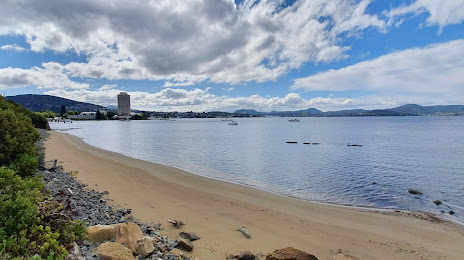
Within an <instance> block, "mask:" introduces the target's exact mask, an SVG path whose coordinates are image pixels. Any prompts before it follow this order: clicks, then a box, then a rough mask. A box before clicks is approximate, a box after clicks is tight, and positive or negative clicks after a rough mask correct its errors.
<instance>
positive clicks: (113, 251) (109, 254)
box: [95, 242, 134, 260]
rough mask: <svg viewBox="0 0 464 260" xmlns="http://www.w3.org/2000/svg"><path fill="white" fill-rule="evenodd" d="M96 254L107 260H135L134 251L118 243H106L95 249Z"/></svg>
mask: <svg viewBox="0 0 464 260" xmlns="http://www.w3.org/2000/svg"><path fill="white" fill-rule="evenodd" d="M95 254H97V255H99V256H101V257H102V258H103V259H105V260H126V259H134V256H133V255H132V251H131V250H130V249H129V248H127V247H125V246H123V245H121V244H120V243H117V242H105V243H103V244H101V245H100V246H99V247H98V248H97V249H95Z"/></svg>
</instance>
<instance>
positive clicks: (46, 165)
mask: <svg viewBox="0 0 464 260" xmlns="http://www.w3.org/2000/svg"><path fill="white" fill-rule="evenodd" d="M56 163H57V162H56V160H54V161H44V162H42V163H41V164H40V167H42V169H44V170H47V171H51V170H54V169H55V168H56Z"/></svg>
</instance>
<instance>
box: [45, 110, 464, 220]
mask: <svg viewBox="0 0 464 260" xmlns="http://www.w3.org/2000/svg"><path fill="white" fill-rule="evenodd" d="M235 121H237V122H238V123H239V124H238V125H237V126H231V125H228V123H227V122H223V121H221V120H220V119H177V120H176V121H157V120H156V121H121V122H120V121H100V122H97V121H81V122H79V121H75V122H74V123H72V124H69V123H67V124H63V123H52V125H51V126H52V128H53V129H56V130H60V131H66V132H67V133H70V134H73V135H75V136H78V137H81V138H83V139H84V141H85V142H87V143H88V144H90V145H93V146H96V147H99V148H103V149H106V150H110V151H114V152H118V153H121V154H124V155H127V156H130V157H134V158H138V159H142V160H146V161H151V162H156V163H161V164H165V165H170V166H174V167H177V168H181V169H184V170H187V171H189V172H192V173H195V174H198V175H202V176H207V177H211V178H215V179H220V180H225V181H229V182H234V183H239V184H243V185H247V186H252V187H255V188H259V189H263V190H267V191H271V192H274V193H279V194H283V195H287V196H293V197H298V198H302V199H307V200H316V201H322V202H331V203H339V204H350V205H358V206H370V207H382V208H398V209H409V210H418V211H427V212H432V213H436V214H442V213H440V210H445V211H446V212H448V211H449V210H453V211H455V212H456V214H455V215H454V216H453V217H452V218H454V219H456V220H459V221H461V222H462V221H464V200H463V199H462V198H464V117H353V118H301V122H300V123H290V122H288V121H287V119H286V118H239V119H236V120H235ZM287 141H296V142H298V144H287V143H286V142H287ZM303 142H311V143H320V144H319V145H313V144H311V145H305V144H303ZM348 144H361V145H362V147H349V146H347V145H348ZM374 182H375V183H376V184H373V183H374ZM408 188H414V189H418V190H420V191H422V192H424V195H421V196H418V197H420V198H419V199H418V198H415V197H417V195H416V196H414V195H411V194H409V193H408V191H407V190H408ZM437 199H439V200H441V201H443V205H441V206H436V205H435V204H434V203H433V200H437ZM442 215H446V216H449V214H448V213H446V214H442Z"/></svg>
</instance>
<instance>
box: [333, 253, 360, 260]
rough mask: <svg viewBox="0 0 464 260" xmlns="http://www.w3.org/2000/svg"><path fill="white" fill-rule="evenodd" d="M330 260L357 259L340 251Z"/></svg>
mask: <svg viewBox="0 0 464 260" xmlns="http://www.w3.org/2000/svg"><path fill="white" fill-rule="evenodd" d="M330 260H356V258H353V257H351V256H347V255H345V254H343V253H338V254H336V255H334V256H332V258H330Z"/></svg>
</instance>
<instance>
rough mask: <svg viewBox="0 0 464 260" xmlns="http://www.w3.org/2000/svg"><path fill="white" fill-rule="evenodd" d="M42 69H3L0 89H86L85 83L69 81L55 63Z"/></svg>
mask: <svg viewBox="0 0 464 260" xmlns="http://www.w3.org/2000/svg"><path fill="white" fill-rule="evenodd" d="M43 65H44V68H38V67H33V68H31V69H19V68H3V69H0V89H9V88H21V87H27V86H37V87H39V88H45V89H61V88H71V89H82V88H88V87H89V85H88V84H85V83H78V82H75V81H72V80H70V79H69V78H68V77H67V76H66V75H64V74H63V73H62V71H61V69H60V68H61V66H59V65H58V64H55V63H47V64H43Z"/></svg>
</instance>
